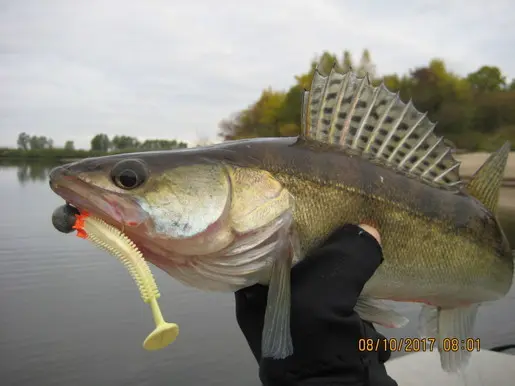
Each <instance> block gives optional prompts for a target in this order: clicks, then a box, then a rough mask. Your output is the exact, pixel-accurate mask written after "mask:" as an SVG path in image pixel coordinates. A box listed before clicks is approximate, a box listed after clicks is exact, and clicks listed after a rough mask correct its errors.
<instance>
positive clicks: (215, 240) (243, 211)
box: [49, 149, 291, 265]
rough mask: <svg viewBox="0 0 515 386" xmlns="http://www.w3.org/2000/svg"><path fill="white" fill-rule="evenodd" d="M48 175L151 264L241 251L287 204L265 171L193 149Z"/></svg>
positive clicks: (97, 162)
mask: <svg viewBox="0 0 515 386" xmlns="http://www.w3.org/2000/svg"><path fill="white" fill-rule="evenodd" d="M49 178H50V186H51V188H52V190H53V191H54V192H55V193H56V194H58V195H59V196H61V197H62V198H63V199H64V200H65V201H67V202H68V203H69V204H71V205H73V206H75V207H76V208H78V209H79V210H81V211H87V212H88V213H90V214H91V215H94V216H96V217H99V218H101V219H103V220H104V221H106V222H107V223H109V224H111V225H113V226H114V227H116V228H117V229H120V230H122V231H123V232H124V233H125V234H126V235H127V236H128V237H129V238H130V239H131V240H132V241H133V242H135V244H136V245H137V246H138V247H139V248H140V249H142V250H145V251H147V252H148V251H150V252H152V255H153V256H154V257H153V258H151V260H157V263H163V260H165V259H169V258H173V257H175V258H176V260H177V257H178V256H180V257H181V258H187V257H188V256H209V255H216V254H218V255H220V254H222V253H224V251H225V252H228V251H230V250H231V249H232V250H233V252H234V249H237V248H240V249H241V250H243V249H244V248H243V249H242V245H244V244H245V238H246V239H247V240H250V239H251V237H250V236H251V235H255V234H256V233H259V232H263V231H264V230H267V229H270V227H275V228H274V229H275V230H277V229H278V228H279V227H280V226H279V225H277V221H279V220H281V219H282V217H281V216H283V215H284V214H285V213H286V212H288V211H289V209H290V206H291V202H290V195H289V194H288V192H287V191H286V190H285V189H284V188H283V187H282V186H281V184H280V183H279V182H277V181H276V180H275V179H274V178H273V176H272V175H271V174H269V173H268V172H266V171H264V170H262V169H259V168H253V167H248V166H241V165H237V164H236V163H234V162H231V161H230V160H228V159H226V158H224V157H219V156H216V152H215V154H214V155H211V156H210V154H209V152H208V153H203V152H202V151H200V152H199V151H198V150H195V149H185V150H177V151H169V152H148V153H129V154H122V155H113V156H105V157H97V158H88V159H85V160H82V161H78V162H75V163H71V164H67V165H64V166H60V167H57V168H55V169H53V170H52V171H51V172H50V176H49ZM272 224H275V225H272ZM265 233H266V232H265ZM268 233H270V232H268ZM255 241H256V239H254V242H255ZM247 244H248V243H247ZM147 255H148V253H147V254H145V256H146V257H147ZM153 262H154V263H156V261H153ZM156 265H159V264H156Z"/></svg>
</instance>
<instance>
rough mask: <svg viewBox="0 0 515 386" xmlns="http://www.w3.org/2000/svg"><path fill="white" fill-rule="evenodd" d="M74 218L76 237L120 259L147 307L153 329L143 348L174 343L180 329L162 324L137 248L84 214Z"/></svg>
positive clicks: (153, 286)
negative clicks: (149, 311)
mask: <svg viewBox="0 0 515 386" xmlns="http://www.w3.org/2000/svg"><path fill="white" fill-rule="evenodd" d="M75 218H76V221H75V224H74V225H73V229H76V230H77V236H78V237H80V238H83V239H86V240H89V241H91V242H93V243H94V244H95V245H96V246H98V247H100V248H102V249H104V250H106V251H107V252H109V253H110V254H112V255H113V256H116V257H117V258H118V259H120V261H121V262H122V263H123V264H124V265H125V267H127V269H128V270H129V273H130V274H131V276H132V278H133V279H134V281H135V282H136V284H137V285H138V288H139V291H140V294H141V298H142V299H143V301H144V302H145V303H148V304H150V308H151V310H152V316H153V317H154V322H155V324H156V328H155V329H154V331H152V332H151V333H150V334H149V335H148V336H147V338H146V339H145V341H144V342H143V347H144V348H145V349H146V350H150V351H152V350H160V349H162V348H164V347H166V346H168V345H169V344H170V343H172V342H173V341H175V339H176V338H177V335H179V326H178V325H177V324H175V323H168V322H166V321H165V320H164V318H163V314H162V313H161V309H160V308H159V304H158V303H157V299H158V298H159V296H160V294H159V290H158V288H157V284H156V282H155V280H154V276H153V275H152V272H151V271H150V268H149V266H148V265H147V263H146V261H145V260H144V259H143V255H142V254H141V252H140V251H139V250H138V248H137V247H136V245H134V243H133V242H132V241H131V240H130V239H129V238H128V237H127V236H125V235H124V234H123V233H122V232H120V231H119V230H118V229H116V228H115V227H113V226H111V225H109V224H107V223H106V222H104V221H103V220H101V219H99V218H96V217H93V216H90V215H89V213H87V212H85V211H81V213H80V214H76V215H75Z"/></svg>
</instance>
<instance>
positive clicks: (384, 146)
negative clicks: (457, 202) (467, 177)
mask: <svg viewBox="0 0 515 386" xmlns="http://www.w3.org/2000/svg"><path fill="white" fill-rule="evenodd" d="M435 126H436V124H435V123H433V122H431V121H430V120H429V119H428V118H427V116H426V114H423V113H421V112H419V111H418V110H417V109H416V108H415V107H414V106H413V104H412V102H411V101H409V102H408V103H404V102H403V101H401V100H400V99H399V95H398V94H395V93H392V92H391V91H389V90H388V89H387V88H386V86H385V85H384V83H382V84H381V85H379V86H378V87H374V86H372V85H371V84H370V81H369V79H368V77H367V76H365V77H363V78H358V77H357V75H356V74H355V73H353V72H348V73H345V74H341V73H338V72H337V71H336V70H335V68H334V67H333V69H332V70H331V72H330V73H329V75H323V74H322V73H321V72H320V70H319V68H317V69H316V70H315V74H314V76H313V81H312V83H311V90H310V91H305V92H304V95H303V100H302V136H303V137H305V138H309V139H312V140H316V141H320V142H326V143H330V144H335V145H339V146H340V147H341V148H344V149H352V151H353V152H358V153H360V154H361V155H362V156H363V157H366V158H368V159H371V160H375V161H378V162H380V163H381V164H383V165H385V166H387V167H390V168H392V169H397V170H402V171H404V172H407V173H409V174H411V175H413V176H416V177H418V178H420V179H422V180H425V181H428V182H432V183H436V184H439V185H443V186H454V185H457V184H459V183H460V182H461V180H460V176H459V166H460V163H459V162H458V161H457V160H456V159H454V157H453V156H452V154H451V150H452V148H451V147H450V146H448V144H447V143H446V142H445V141H444V140H443V138H438V137H436V136H435V135H434V134H433V130H434V128H435Z"/></svg>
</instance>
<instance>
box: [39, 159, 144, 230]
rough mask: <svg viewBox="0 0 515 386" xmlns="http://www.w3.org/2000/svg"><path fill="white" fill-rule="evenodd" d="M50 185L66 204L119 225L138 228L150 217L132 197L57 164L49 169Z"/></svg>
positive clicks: (113, 224) (115, 225) (119, 227)
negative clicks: (105, 188) (76, 174)
mask: <svg viewBox="0 0 515 386" xmlns="http://www.w3.org/2000/svg"><path fill="white" fill-rule="evenodd" d="M49 183H50V188H51V189H52V191H53V192H54V193H56V194H57V195H58V196H60V197H61V198H63V199H64V200H65V201H66V203H68V204H69V205H71V206H73V207H75V208H77V209H78V210H79V211H82V212H84V211H86V212H88V213H89V214H91V215H93V216H95V217H98V218H100V219H102V220H104V221H105V222H107V223H108V224H110V225H112V226H114V227H116V228H118V229H124V228H125V227H138V226H140V225H142V224H144V223H146V222H148V220H149V216H148V215H147V214H146V213H145V212H144V211H143V210H142V209H141V207H140V206H139V204H138V203H137V202H136V201H135V200H134V199H133V198H132V197H126V196H122V195H120V194H117V193H114V192H110V191H106V190H104V189H101V188H99V187H96V186H91V185H90V184H88V183H87V182H85V181H83V180H81V179H80V178H78V177H76V176H74V175H73V174H72V173H70V172H68V171H67V169H66V168H65V167H62V166H61V167H58V168H55V169H53V170H52V171H51V172H50V181H49Z"/></svg>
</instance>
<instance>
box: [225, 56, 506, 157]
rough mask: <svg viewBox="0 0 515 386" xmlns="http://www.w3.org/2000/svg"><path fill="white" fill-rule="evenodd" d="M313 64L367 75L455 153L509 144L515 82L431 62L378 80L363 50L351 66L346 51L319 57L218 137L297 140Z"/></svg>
mask: <svg viewBox="0 0 515 386" xmlns="http://www.w3.org/2000/svg"><path fill="white" fill-rule="evenodd" d="M318 63H320V65H321V66H322V69H323V70H324V71H326V72H327V71H329V70H330V68H331V67H332V66H333V64H334V65H335V66H336V68H337V69H338V70H343V71H348V70H350V69H353V70H354V71H356V72H357V73H358V75H359V76H364V75H365V74H368V76H369V78H370V80H371V82H372V83H373V84H374V85H379V84H380V83H381V82H384V84H385V86H386V87H387V88H388V89H389V90H390V91H393V92H399V94H400V97H401V99H402V100H403V101H405V102H407V101H408V100H409V99H412V102H413V104H414V105H415V107H416V108H417V109H418V110H419V111H422V112H427V113H428V117H429V118H430V119H431V120H432V121H434V122H437V127H436V130H435V132H436V134H438V135H443V136H445V137H446V138H447V139H449V140H450V141H452V142H454V144H455V146H456V147H457V148H458V149H463V150H469V151H478V150H486V151H491V150H493V149H495V148H496V147H497V146H499V145H500V144H502V142H504V141H505V140H511V141H512V142H513V140H515V108H514V107H515V79H513V80H511V82H508V80H507V79H506V77H505V76H504V75H503V73H502V71H501V70H500V69H499V68H498V67H495V66H490V65H484V66H481V67H480V68H479V69H478V70H477V71H475V72H472V73H470V74H467V75H466V76H459V75H457V74H455V73H452V72H451V71H449V70H448V69H447V67H446V65H445V63H444V61H443V60H440V59H433V60H431V61H430V62H429V64H428V65H427V66H424V67H419V68H415V69H412V70H410V71H408V72H407V73H406V74H403V75H398V74H387V75H386V76H383V77H381V78H378V77H377V76H376V66H375V64H374V62H373V61H372V59H371V55H370V52H369V51H368V50H364V51H363V53H362V55H361V57H360V60H359V61H358V62H357V63H355V62H354V61H353V58H352V56H351V53H350V52H349V51H345V52H344V53H343V55H342V56H341V58H338V56H337V55H335V54H333V53H330V52H324V53H323V54H322V55H321V57H320V58H315V59H314V60H313V61H312V62H311V66H310V67H309V70H308V71H307V72H305V73H303V74H300V75H296V76H294V80H295V81H294V83H293V85H292V86H291V87H290V88H289V89H288V90H286V91H278V90H273V89H272V88H267V89H265V90H263V91H262V93H261V95H260V96H259V98H258V99H257V101H255V102H254V103H252V104H251V105H250V106H248V107H247V108H245V109H243V110H241V111H239V112H236V113H234V114H232V116H230V117H229V118H226V119H223V120H222V121H221V122H220V124H219V129H220V131H219V135H220V136H221V137H222V138H223V139H224V140H232V139H242V138H253V137H283V136H296V135H298V134H299V133H300V119H301V100H302V93H303V91H304V90H305V89H308V88H309V87H310V85H311V80H312V77H313V74H314V72H315V69H316V67H317V65H318Z"/></svg>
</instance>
